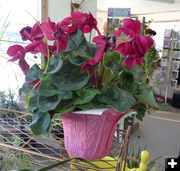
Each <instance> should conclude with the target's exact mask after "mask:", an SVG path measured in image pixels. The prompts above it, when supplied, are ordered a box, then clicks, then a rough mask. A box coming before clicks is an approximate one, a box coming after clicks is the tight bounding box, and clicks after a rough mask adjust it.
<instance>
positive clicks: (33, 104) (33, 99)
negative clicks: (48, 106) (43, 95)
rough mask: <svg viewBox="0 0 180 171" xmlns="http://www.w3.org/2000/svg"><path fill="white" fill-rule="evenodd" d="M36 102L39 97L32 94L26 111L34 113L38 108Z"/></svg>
mask: <svg viewBox="0 0 180 171" xmlns="http://www.w3.org/2000/svg"><path fill="white" fill-rule="evenodd" d="M38 100H39V95H38V94H34V95H33V96H31V97H30V98H29V103H28V109H29V110H30V111H34V110H36V109H38V108H39V106H38Z"/></svg>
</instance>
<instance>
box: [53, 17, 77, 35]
mask: <svg viewBox="0 0 180 171" xmlns="http://www.w3.org/2000/svg"><path fill="white" fill-rule="evenodd" d="M57 27H58V28H61V29H62V30H64V32H66V33H67V34H68V35H69V36H70V35H72V34H74V33H76V32H77V30H78V24H77V23H72V17H66V18H65V19H64V20H62V21H61V22H59V23H57Z"/></svg>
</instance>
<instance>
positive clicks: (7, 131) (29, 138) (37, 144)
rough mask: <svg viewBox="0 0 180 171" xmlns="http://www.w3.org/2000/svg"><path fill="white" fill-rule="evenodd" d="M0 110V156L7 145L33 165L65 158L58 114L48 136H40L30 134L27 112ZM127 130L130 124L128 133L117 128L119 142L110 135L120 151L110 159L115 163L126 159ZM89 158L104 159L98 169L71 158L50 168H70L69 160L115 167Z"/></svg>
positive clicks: (81, 166)
mask: <svg viewBox="0 0 180 171" xmlns="http://www.w3.org/2000/svg"><path fill="white" fill-rule="evenodd" d="M1 114H2V118H0V139H1V141H0V152H1V153H0V155H1V156H3V153H5V151H6V150H7V151H8V149H9V150H10V149H11V152H12V153H13V154H15V155H16V154H18V155H19V153H23V154H27V155H28V157H29V160H30V161H31V162H32V164H33V165H34V167H35V168H41V167H45V166H47V165H51V164H54V163H57V162H59V161H63V160H65V159H67V158H68V155H67V153H66V150H65V148H64V141H63V140H64V139H63V129H62V122H61V120H60V119H59V118H55V119H54V120H53V129H52V133H51V135H50V137H48V138H47V137H42V136H34V135H33V134H32V133H31V130H30V128H29V125H30V122H29V121H28V118H29V117H31V114H30V113H25V112H18V111H13V110H8V109H1ZM129 131H130V128H129V130H128V134H126V133H127V131H124V130H117V132H118V135H119V137H123V139H124V141H123V143H122V144H121V145H120V144H119V143H118V140H117V138H115V139H114V142H115V143H116V144H118V148H119V151H120V153H119V157H118V159H115V158H114V160H116V161H118V164H119V167H122V166H121V165H122V160H126V157H127V149H128V139H129V136H130V132H129ZM125 136H126V138H125ZM17 140H19V141H18V144H17V142H16V141H17ZM120 147H121V148H120ZM120 149H121V150H120ZM116 152H117V150H116ZM93 162H101V163H102V162H104V163H106V167H104V168H101V169H100V168H96V167H94V166H93V165H91V164H87V163H86V164H85V163H84V162H80V161H79V160H71V161H69V162H68V163H66V164H64V165H62V166H61V167H57V168H55V169H52V170H74V169H72V168H71V164H72V165H74V166H76V167H77V168H78V170H87V169H90V168H91V169H93V170H107V169H113V168H114V170H115V166H113V165H112V164H110V163H108V160H106V161H103V160H97V161H93ZM137 162H138V161H137ZM119 167H116V170H119Z"/></svg>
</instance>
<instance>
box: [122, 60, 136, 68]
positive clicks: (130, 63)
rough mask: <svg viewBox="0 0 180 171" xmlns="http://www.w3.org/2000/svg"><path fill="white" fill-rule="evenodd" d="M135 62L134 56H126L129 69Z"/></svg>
mask: <svg viewBox="0 0 180 171" xmlns="http://www.w3.org/2000/svg"><path fill="white" fill-rule="evenodd" d="M133 62H134V58H133V57H128V58H126V59H125V61H124V63H125V65H126V66H127V67H128V68H129V69H131V68H132V65H133Z"/></svg>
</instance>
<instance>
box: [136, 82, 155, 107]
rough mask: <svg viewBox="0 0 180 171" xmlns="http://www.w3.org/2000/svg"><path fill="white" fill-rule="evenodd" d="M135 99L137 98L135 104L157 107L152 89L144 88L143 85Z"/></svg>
mask: <svg viewBox="0 0 180 171" xmlns="http://www.w3.org/2000/svg"><path fill="white" fill-rule="evenodd" d="M135 97H136V98H137V103H142V104H147V105H150V106H152V107H158V105H157V103H156V100H155V98H154V92H153V89H152V87H146V86H145V85H144V86H142V87H141V92H140V94H139V95H135Z"/></svg>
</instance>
